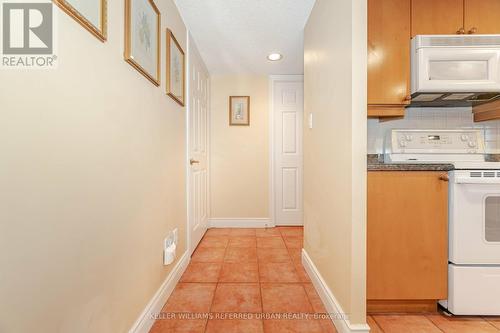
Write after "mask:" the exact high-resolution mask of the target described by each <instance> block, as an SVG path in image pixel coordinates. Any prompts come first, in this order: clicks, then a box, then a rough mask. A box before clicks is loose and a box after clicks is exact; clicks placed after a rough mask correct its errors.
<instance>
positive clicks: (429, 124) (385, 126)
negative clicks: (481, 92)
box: [368, 108, 500, 154]
mask: <svg viewBox="0 0 500 333" xmlns="http://www.w3.org/2000/svg"><path fill="white" fill-rule="evenodd" d="M393 128H411V129H456V128H478V129H483V130H484V133H485V140H486V150H487V152H488V153H490V154H500V120H492V121H485V122H479V123H474V121H473V117H472V112H471V109H470V108H409V109H407V110H406V115H405V117H404V119H399V120H392V121H387V122H379V120H378V119H369V120H368V153H369V154H382V153H383V151H384V137H385V136H386V135H387V132H388V131H389V130H390V129H393Z"/></svg>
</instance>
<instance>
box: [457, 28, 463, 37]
mask: <svg viewBox="0 0 500 333" xmlns="http://www.w3.org/2000/svg"><path fill="white" fill-rule="evenodd" d="M457 34H458V35H463V34H465V29H464V28H460V29H458V31H457Z"/></svg>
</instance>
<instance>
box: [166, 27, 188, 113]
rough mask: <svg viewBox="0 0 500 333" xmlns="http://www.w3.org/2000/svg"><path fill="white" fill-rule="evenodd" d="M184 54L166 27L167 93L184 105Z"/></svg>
mask: <svg viewBox="0 0 500 333" xmlns="http://www.w3.org/2000/svg"><path fill="white" fill-rule="evenodd" d="M185 80H186V72H185V56H184V51H183V50H182V48H181V46H180V45H179V42H177V39H175V36H174V34H173V33H172V31H170V29H167V95H168V96H170V97H172V99H173V100H174V101H176V102H177V103H179V104H180V105H181V106H184V99H185V93H186V91H185Z"/></svg>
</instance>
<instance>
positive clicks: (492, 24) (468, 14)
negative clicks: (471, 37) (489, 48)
mask: <svg viewBox="0 0 500 333" xmlns="http://www.w3.org/2000/svg"><path fill="white" fill-rule="evenodd" d="M464 5H465V9H464V28H465V31H466V32H471V33H477V34H482V35H485V34H486V35H488V34H500V0H465V1H464Z"/></svg>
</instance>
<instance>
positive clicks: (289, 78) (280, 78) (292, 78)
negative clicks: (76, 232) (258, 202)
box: [269, 74, 305, 227]
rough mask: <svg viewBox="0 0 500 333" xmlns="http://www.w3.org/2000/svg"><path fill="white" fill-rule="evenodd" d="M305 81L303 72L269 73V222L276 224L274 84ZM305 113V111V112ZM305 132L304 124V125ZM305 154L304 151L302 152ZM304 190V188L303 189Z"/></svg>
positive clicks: (272, 225) (273, 225)
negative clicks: (288, 73)
mask: <svg viewBox="0 0 500 333" xmlns="http://www.w3.org/2000/svg"><path fill="white" fill-rule="evenodd" d="M298 81H299V82H302V83H303V82H304V75H303V74H290V75H287V74H283V75H269V220H270V221H269V222H270V223H269V224H270V226H271V227H275V226H276V210H275V203H276V200H275V196H276V192H275V186H274V166H275V163H274V111H275V110H274V92H275V91H274V84H275V83H276V82H298ZM304 114H305V112H304ZM302 132H304V126H302ZM302 154H304V152H302ZM302 190H303V189H302Z"/></svg>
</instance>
